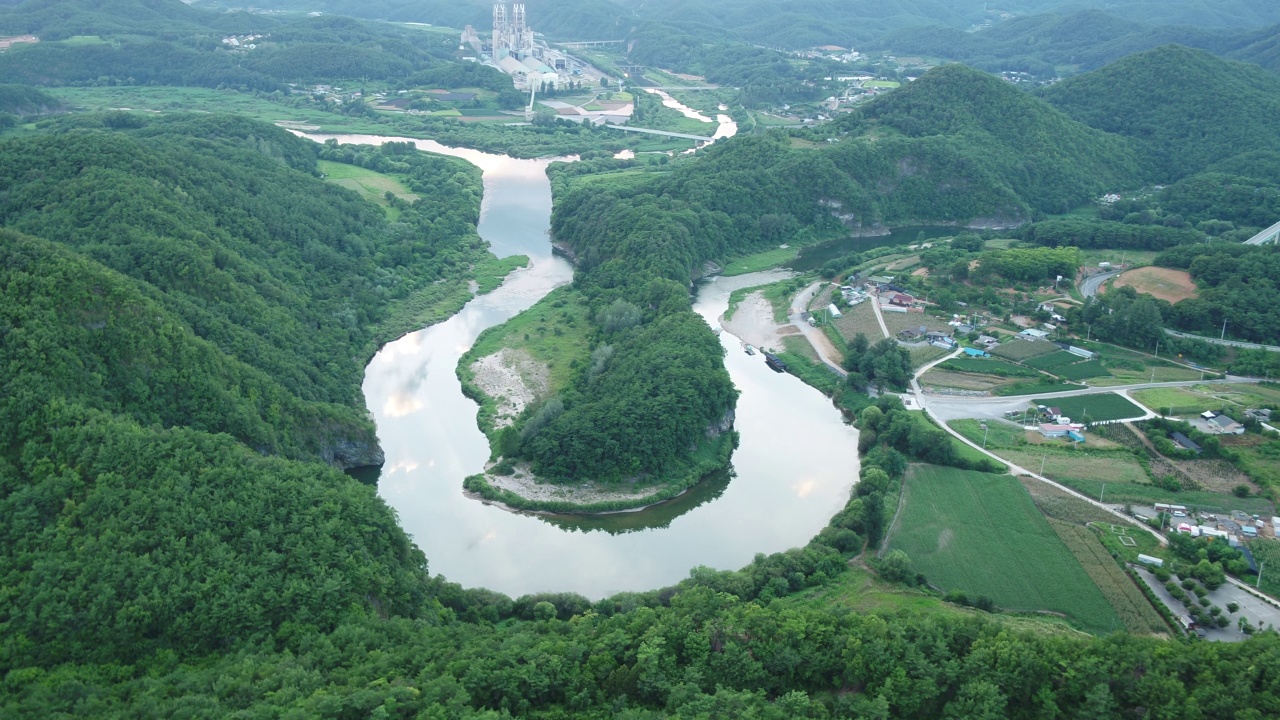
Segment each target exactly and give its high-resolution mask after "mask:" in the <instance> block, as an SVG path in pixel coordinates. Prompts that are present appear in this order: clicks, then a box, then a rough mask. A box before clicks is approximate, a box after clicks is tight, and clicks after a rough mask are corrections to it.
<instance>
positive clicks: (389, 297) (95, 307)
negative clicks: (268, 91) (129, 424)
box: [0, 114, 480, 465]
mask: <svg viewBox="0 0 1280 720" xmlns="http://www.w3.org/2000/svg"><path fill="white" fill-rule="evenodd" d="M95 125H96V126H95ZM56 127H60V128H61V129H62V130H63V132H59V133H47V134H40V135H34V136H30V137H23V138H19V139H12V140H8V141H5V142H3V143H0V158H2V159H3V160H2V162H0V188H4V190H5V191H4V192H3V193H0V226H3V227H5V228H9V229H11V230H15V231H18V232H21V233H24V234H26V235H29V236H32V237H34V238H39V240H32V241H31V242H33V243H39V242H52V243H55V244H57V245H58V246H60V247H61V248H63V249H65V250H67V251H71V252H73V253H74V257H77V258H81V259H83V260H84V261H86V262H87V263H88V264H78V265H75V266H74V267H75V268H77V270H76V273H77V274H79V275H83V274H84V273H95V272H96V273H105V272H106V268H111V269H113V270H114V271H116V272H117V273H119V274H120V275H119V276H115V275H104V277H114V278H116V279H115V280H114V281H113V284H114V285H117V286H119V288H120V290H119V293H117V294H121V297H124V296H128V297H130V298H133V299H130V300H128V301H127V302H123V303H122V307H121V308H119V313H121V315H120V317H117V316H116V312H117V309H115V308H113V306H112V304H111V303H109V302H106V301H105V300H101V299H95V297H97V296H95V294H94V292H93V291H92V290H91V288H93V287H94V286H95V284H94V283H92V282H88V281H84V282H82V283H79V284H81V285H83V286H84V287H85V288H88V289H86V291H85V292H86V293H87V294H86V295H84V296H74V295H68V296H56V297H54V298H49V299H45V300H42V302H50V301H52V300H58V301H63V302H72V303H83V304H84V305H85V307H84V308H83V309H82V310H81V311H80V313H79V316H78V320H77V314H76V313H74V312H71V309H70V308H62V309H57V308H53V309H52V312H53V313H54V314H53V315H51V316H50V317H49V318H46V319H45V320H42V321H41V322H40V323H39V324H38V325H39V327H40V328H41V330H42V334H41V335H40V343H53V345H51V346H50V347H49V348H48V352H50V353H53V352H54V350H53V347H55V346H56V347H63V348H76V347H81V342H82V341H85V342H84V343H83V346H82V347H84V348H97V352H96V353H91V354H89V355H86V356H85V357H84V358H81V359H80V360H78V361H76V362H56V363H49V364H46V365H40V364H37V365H35V366H31V367H26V368H25V369H24V370H23V371H22V372H24V373H34V374H28V375H25V376H24V377H29V378H36V379H33V380H32V382H33V383H37V384H35V385H32V386H30V387H31V388H32V393H33V395H31V396H30V398H28V395H27V393H23V392H17V389H19V388H22V387H26V386H25V385H23V384H22V383H19V385H17V386H14V387H13V388H11V389H10V391H9V392H8V394H7V400H8V401H9V402H18V399H19V398H28V399H27V400H23V402H36V401H37V400H39V399H40V398H43V401H45V402H47V401H51V400H60V401H69V400H71V399H72V397H73V395H74V397H76V398H79V400H77V401H78V402H79V401H82V402H84V403H85V404H87V405H88V406H89V407H92V408H94V409H99V410H106V411H109V412H112V413H119V414H123V415H126V416H128V417H130V418H133V419H134V420H136V421H137V422H139V423H141V424H143V425H151V424H158V425H160V426H165V427H172V426H190V427H193V428H196V429H199V430H203V431H207V432H226V433H230V434H231V435H233V436H234V437H236V438H238V439H240V440H241V441H242V442H244V443H246V444H247V445H248V446H250V447H252V448H254V449H256V450H259V451H261V452H265V453H273V454H274V453H280V454H284V455H287V456H291V457H300V458H314V459H320V458H324V459H329V460H333V461H335V462H338V463H341V464H346V465H356V464H362V463H368V462H377V461H378V451H377V448H376V441H375V440H374V438H373V432H372V426H371V423H370V422H369V420H368V419H367V417H366V414H365V412H364V409H363V401H362V398H361V396H360V392H359V384H360V382H359V381H360V376H361V372H362V369H363V362H364V360H365V359H366V358H367V357H368V355H369V354H370V353H371V351H372V348H373V345H374V342H375V340H377V339H378V337H377V333H378V328H379V324H380V323H382V322H384V321H386V320H387V319H388V318H389V317H390V316H391V314H392V313H393V311H394V309H395V308H394V306H393V303H395V302H396V301H397V300H405V299H407V298H409V297H410V296H411V295H412V294H413V293H415V292H418V291H420V290H422V289H423V288H426V287H428V286H430V285H431V283H433V282H434V281H436V280H439V279H443V278H456V279H457V281H458V282H462V281H463V280H464V279H465V277H467V276H466V272H467V268H468V262H469V261H472V260H473V259H475V258H477V257H478V252H479V251H478V250H477V248H479V247H480V245H479V239H478V238H477V237H476V236H475V234H474V223H475V220H476V213H477V212H478V190H479V188H478V178H476V177H475V173H474V171H473V170H470V169H469V166H466V165H463V164H461V163H457V162H454V161H445V160H442V161H441V165H440V167H439V173H440V177H438V178H437V179H436V184H435V185H431V186H428V187H431V188H432V189H435V190H437V191H438V192H439V197H438V198H437V202H436V203H433V204H431V205H430V207H431V208H432V210H433V212H435V213H438V215H436V216H431V217H417V216H416V215H415V214H413V213H409V214H408V216H407V217H405V218H402V219H401V223H399V224H398V225H397V226H391V225H389V224H388V223H387V221H386V219H385V217H384V216H383V213H382V211H381V210H380V209H378V208H377V207H375V206H373V205H370V204H368V203H366V202H364V201H362V200H360V199H358V198H357V197H356V196H355V195H354V194H352V193H350V192H348V191H345V190H341V189H338V188H336V187H333V186H330V185H327V184H325V183H323V182H321V181H320V180H318V179H316V178H315V177H313V176H312V175H311V173H314V171H315V162H316V157H315V149H314V148H315V146H314V144H313V143H310V142H309V141H306V140H302V139H299V138H296V137H294V136H293V135H291V134H289V133H287V132H285V131H283V130H280V129H278V128H275V127H272V126H270V125H264V124H260V123H255V122H250V121H242V120H235V119H230V118H219V117H209V116H203V117H187V116H168V117H163V118H156V119H153V120H150V121H149V122H148V121H144V120H143V119H141V118H138V117H137V116H129V115H125V114H119V115H108V116H82V117H78V118H70V119H67V120H65V121H63V122H62V123H61V124H59V125H57V126H56ZM114 128H123V129H114ZM459 178H462V179H464V183H463V184H462V186H459V185H458V179H459ZM468 186H469V187H468ZM42 252H46V251H42ZM58 257H61V256H58ZM41 267H44V265H42V266H41ZM95 268H96V269H95ZM21 287H22V286H21V285H14V286H11V288H10V289H11V291H15V292H20V294H19V295H18V296H15V297H10V298H9V299H8V301H9V302H11V303H14V304H15V306H21V305H23V304H24V303H28V302H31V301H32V298H30V297H26V296H25V294H23V293H27V292H30V291H25V290H22V289H21ZM143 307H155V308H156V309H157V310H156V312H157V316H156V317H155V322H156V323H158V326H157V327H162V328H164V331H163V332H161V333H159V334H158V335H153V334H152V333H151V331H150V330H147V328H150V327H151V326H150V325H149V324H148V323H149V322H150V320H148V319H147V318H150V317H151V314H150V312H147V311H140V310H138V308H143ZM54 317H56V318H60V319H59V320H58V321H57V322H55V321H54V320H53V319H52V318H54ZM72 321H75V322H73V324H71V325H69V326H67V327H61V326H60V324H59V323H66V322H72ZM22 325H23V326H26V327H29V328H33V327H35V325H32V324H30V323H22ZM86 330H88V331H91V332H89V333H88V335H86V334H85V333H86ZM104 333H105V334H104ZM153 338H161V339H163V344H161V345H154V344H152V341H153ZM89 339H92V342H87V340H89ZM6 347H8V344H7V343H6ZM41 352H43V350H42V351H41ZM59 352H61V351H59ZM4 371H6V372H18V366H16V365H9V366H6V367H5V368H4ZM38 378H44V379H42V380H38V382H37V379H38ZM39 383H50V384H51V386H52V387H58V388H63V390H62V391H60V392H58V393H54V394H52V395H49V394H47V393H45V394H42V393H41V392H38V391H37V390H36V388H40V387H42V385H40V384H39ZM69 393H70V394H69ZM31 398H35V399H31ZM33 410H34V408H32V407H29V406H25V405H24V406H22V407H21V408H19V409H18V410H16V411H15V412H16V413H17V414H16V415H11V416H10V417H11V419H12V418H19V419H20V418H21V417H22V414H23V413H26V412H29V411H33ZM15 422H16V420H15Z"/></svg>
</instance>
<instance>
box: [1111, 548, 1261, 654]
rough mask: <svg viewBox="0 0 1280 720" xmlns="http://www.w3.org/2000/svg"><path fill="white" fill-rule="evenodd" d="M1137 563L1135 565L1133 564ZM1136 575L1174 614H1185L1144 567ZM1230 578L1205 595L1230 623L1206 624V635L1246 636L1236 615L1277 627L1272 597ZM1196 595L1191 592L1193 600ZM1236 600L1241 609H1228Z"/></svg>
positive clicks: (1230, 639)
mask: <svg viewBox="0 0 1280 720" xmlns="http://www.w3.org/2000/svg"><path fill="white" fill-rule="evenodd" d="M1135 567H1136V566H1135ZM1138 577H1140V578H1142V582H1144V583H1146V585H1147V587H1149V588H1151V591H1152V592H1153V593H1155V595H1156V597H1158V598H1160V601H1161V602H1163V603H1164V604H1165V606H1166V607H1168V608H1169V609H1170V610H1172V611H1173V614H1174V615H1175V616H1181V615H1186V614H1187V608H1186V606H1185V605H1183V604H1182V603H1181V602H1179V601H1177V600H1175V599H1174V598H1173V596H1172V595H1170V594H1169V591H1168V590H1166V589H1165V587H1164V583H1162V582H1160V581H1159V580H1157V579H1156V578H1155V577H1154V576H1153V575H1152V574H1151V573H1149V572H1147V571H1146V569H1145V568H1142V567H1139V568H1138ZM1227 580H1229V582H1227V583H1224V584H1223V585H1222V587H1220V588H1218V589H1217V590H1211V591H1210V592H1209V594H1208V595H1206V596H1205V597H1207V598H1209V601H1210V602H1212V603H1213V604H1214V605H1217V606H1218V607H1220V608H1222V612H1224V613H1227V618H1228V619H1230V620H1231V624H1230V625H1228V626H1226V627H1225V628H1205V639H1206V640H1214V641H1217V642H1240V641H1241V640H1244V639H1245V635H1244V634H1243V633H1241V632H1240V628H1239V626H1238V625H1237V624H1236V623H1237V622H1239V618H1241V617H1244V618H1248V619H1249V624H1250V625H1253V626H1254V627H1261V628H1265V627H1267V626H1271V627H1278V628H1280V608H1278V607H1276V606H1275V603H1274V601H1272V602H1267V601H1266V600H1263V599H1262V598H1260V597H1259V596H1258V595H1257V594H1255V593H1254V592H1250V590H1251V588H1250V589H1246V588H1245V587H1244V585H1243V583H1241V582H1240V581H1238V580H1235V579H1234V578H1227ZM1194 600H1195V598H1194V596H1192V601H1193V602H1194ZM1233 602H1234V603H1236V604H1238V605H1239V606H1240V610H1239V611H1238V612H1236V613H1234V614H1231V613H1229V612H1228V611H1227V604H1228V603H1233Z"/></svg>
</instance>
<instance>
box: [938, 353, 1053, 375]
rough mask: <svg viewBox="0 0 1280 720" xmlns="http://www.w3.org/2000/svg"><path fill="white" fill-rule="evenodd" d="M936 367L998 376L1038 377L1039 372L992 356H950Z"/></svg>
mask: <svg viewBox="0 0 1280 720" xmlns="http://www.w3.org/2000/svg"><path fill="white" fill-rule="evenodd" d="M938 367H939V368H941V369H943V370H954V371H956V372H970V373H979V374H983V375H999V376H1000V377H1040V373H1039V372H1036V371H1035V370H1032V369H1031V368H1026V367H1023V366H1021V365H1014V364H1013V363H1011V362H1005V361H1004V360H995V359H992V358H970V357H958V358H952V359H951V360H948V361H946V362H944V363H942V364H941V365H939V366H938Z"/></svg>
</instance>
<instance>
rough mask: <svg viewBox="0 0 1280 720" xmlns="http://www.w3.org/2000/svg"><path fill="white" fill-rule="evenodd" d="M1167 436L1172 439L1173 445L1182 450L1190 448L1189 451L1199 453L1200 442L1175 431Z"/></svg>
mask: <svg viewBox="0 0 1280 720" xmlns="http://www.w3.org/2000/svg"><path fill="white" fill-rule="evenodd" d="M1169 437H1170V438H1171V439H1172V440H1173V443H1174V444H1175V445H1177V446H1178V447H1180V448H1182V449H1183V450H1190V451H1191V452H1194V453H1196V454H1199V453H1200V450H1201V447H1200V444H1199V443H1197V442H1196V441H1195V440H1192V439H1191V438H1189V437H1187V436H1186V435H1183V434H1182V433H1180V432H1175V433H1173V434H1172V435H1170V436H1169Z"/></svg>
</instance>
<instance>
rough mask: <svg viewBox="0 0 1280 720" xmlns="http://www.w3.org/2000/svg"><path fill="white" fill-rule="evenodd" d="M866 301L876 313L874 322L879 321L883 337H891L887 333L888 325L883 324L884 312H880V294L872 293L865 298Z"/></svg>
mask: <svg viewBox="0 0 1280 720" xmlns="http://www.w3.org/2000/svg"><path fill="white" fill-rule="evenodd" d="M867 302H869V303H871V309H872V310H873V311H874V312H875V314H876V322H878V323H880V332H882V333H884V336H885V337H893V336H892V335H890V334H889V326H888V325H885V324H884V313H882V312H880V296H878V295H872V296H871V297H869V298H867Z"/></svg>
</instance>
